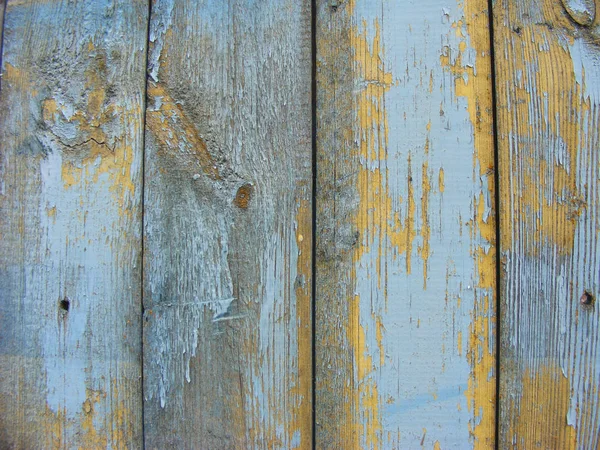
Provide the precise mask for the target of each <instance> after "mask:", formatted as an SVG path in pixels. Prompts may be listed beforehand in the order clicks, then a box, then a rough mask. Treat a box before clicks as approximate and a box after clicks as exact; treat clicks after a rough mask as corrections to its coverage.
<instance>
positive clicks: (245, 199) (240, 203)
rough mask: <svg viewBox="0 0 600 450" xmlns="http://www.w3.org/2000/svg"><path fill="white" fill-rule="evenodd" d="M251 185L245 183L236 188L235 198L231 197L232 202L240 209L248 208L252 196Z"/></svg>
mask: <svg viewBox="0 0 600 450" xmlns="http://www.w3.org/2000/svg"><path fill="white" fill-rule="evenodd" d="M252 191H253V187H252V185H251V184H250V183H246V184H244V185H243V186H240V188H239V189H238V190H237V194H235V198H234V199H233V204H234V205H235V206H237V207H238V208H241V209H246V208H248V204H249V203H250V199H251V197H252Z"/></svg>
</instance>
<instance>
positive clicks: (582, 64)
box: [494, 0, 600, 449]
mask: <svg viewBox="0 0 600 450" xmlns="http://www.w3.org/2000/svg"><path fill="white" fill-rule="evenodd" d="M594 9H595V8H594V1H587V0H586V1H573V0H562V1H559V0H545V1H533V0H519V1H508V0H504V1H497V2H496V3H495V6H494V30H495V35H496V39H495V53H496V55H497V56H498V58H497V68H498V70H497V88H498V91H497V92H498V130H499V149H498V151H499V157H500V161H499V163H500V165H499V169H500V201H501V205H500V209H501V211H502V214H501V221H500V228H501V235H500V236H501V237H500V242H501V260H502V270H503V272H502V279H503V280H502V283H501V293H502V294H501V299H502V302H501V308H500V310H501V314H502V316H501V319H502V320H501V323H502V326H501V352H500V355H501V369H500V370H501V376H500V380H501V391H500V399H501V402H500V413H501V417H500V448H518V449H535V448H543V449H559V448H560V449H571V448H573V449H574V448H581V449H596V448H600V397H599V390H598V386H599V385H600V357H599V356H600V355H599V352H598V350H599V343H600V332H599V326H600V320H599V314H600V312H599V309H598V305H597V304H595V299H596V298H597V296H598V295H599V294H600V279H599V277H600V272H599V271H598V255H599V251H600V241H599V239H598V230H599V229H600V227H599V219H600V215H599V213H600V210H599V209H598V205H599V198H600V191H599V176H600V171H599V168H600V166H599V154H600V128H599V126H600V120H599V119H600V108H599V106H600V64H599V60H600V59H599V58H600V48H599V47H598V43H599V42H600V26H599V24H600V17H598V16H597V14H596V11H594Z"/></svg>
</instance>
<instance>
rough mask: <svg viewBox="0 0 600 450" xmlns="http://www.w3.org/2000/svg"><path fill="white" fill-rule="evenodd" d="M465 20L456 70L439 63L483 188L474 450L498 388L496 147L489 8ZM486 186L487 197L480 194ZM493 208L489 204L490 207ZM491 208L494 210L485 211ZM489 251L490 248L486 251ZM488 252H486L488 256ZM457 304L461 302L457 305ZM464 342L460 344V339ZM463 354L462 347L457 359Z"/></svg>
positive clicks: (485, 437) (474, 327)
mask: <svg viewBox="0 0 600 450" xmlns="http://www.w3.org/2000/svg"><path fill="white" fill-rule="evenodd" d="M459 7H462V8H463V12H464V17H463V19H462V20H459V21H457V22H456V23H454V24H453V25H452V26H453V28H454V30H455V36H457V37H458V38H460V42H459V45H458V54H457V55H456V59H455V62H454V64H452V63H451V61H450V56H451V53H450V52H454V51H456V49H454V48H451V49H449V51H448V53H445V54H443V55H442V56H441V57H440V62H441V64H442V66H443V67H445V68H446V69H447V70H448V71H449V72H450V73H451V74H452V75H453V76H454V81H455V83H454V90H455V93H456V95H457V97H462V98H464V99H466V101H467V110H468V113H469V117H470V121H471V124H472V125H473V131H474V145H473V150H474V153H473V161H472V163H473V181H474V182H475V183H478V182H481V183H482V191H481V192H480V194H479V195H478V197H477V198H476V199H474V200H476V208H475V210H474V216H475V217H473V220H470V221H469V224H470V227H469V230H470V238H471V243H472V244H471V245H472V250H471V252H472V255H473V257H474V258H475V266H476V271H477V274H478V281H477V286H476V287H477V288H478V291H479V292H482V294H480V295H478V296H477V297H476V298H475V304H474V306H473V310H472V312H471V324H470V329H469V339H468V348H467V359H468V361H469V365H470V367H471V373H470V376H469V381H468V388H467V391H466V392H465V396H466V399H467V405H468V410H469V411H470V413H471V414H472V418H471V420H470V423H469V428H470V432H471V434H472V436H473V438H474V448H476V449H487V448H491V447H493V445H494V442H495V414H496V410H495V404H496V396H495V392H496V384H495V378H493V371H494V368H495V356H494V354H493V353H492V350H491V349H492V347H493V339H492V333H493V332H494V328H495V327H494V326H493V325H494V323H495V319H494V315H493V312H494V310H495V308H494V304H495V303H494V302H495V300H494V293H495V286H496V281H497V280H496V277H495V270H496V266H495V264H496V249H495V243H496V237H495V222H494V220H495V219H494V215H493V214H489V217H488V216H486V205H485V199H486V198H490V199H493V198H494V192H495V186H494V177H493V171H494V142H493V133H492V131H493V124H492V114H491V111H492V94H491V89H492V86H491V83H490V79H491V61H490V45H491V43H490V39H489V19H488V5H487V2H486V1H483V0H473V1H460V0H459ZM469 47H471V48H472V49H473V50H474V51H473V54H475V55H476V59H475V65H474V67H473V66H471V65H467V64H465V63H463V55H464V54H465V52H467V51H468V50H469ZM439 184H440V192H443V190H444V173H443V170H442V169H440V174H439ZM486 185H487V192H485V191H484V189H485V187H486ZM491 202H493V201H491ZM487 206H488V207H489V208H491V207H492V205H487ZM488 246H489V248H488ZM486 248H487V252H486ZM459 302H460V299H459ZM461 339H462V338H461ZM460 354H462V344H461V353H460Z"/></svg>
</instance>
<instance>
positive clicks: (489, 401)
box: [315, 0, 496, 449]
mask: <svg viewBox="0 0 600 450" xmlns="http://www.w3.org/2000/svg"><path fill="white" fill-rule="evenodd" d="M317 3H318V11H317V29H316V33H317V34H316V39H317V67H316V72H317V149H318V151H317V167H318V170H317V173H318V189H317V230H316V245H317V253H316V257H317V272H316V277H317V279H316V282H317V283H316V286H317V290H316V298H315V304H316V334H317V340H316V352H317V353H316V358H317V359H316V365H317V372H316V383H317V384H316V398H317V402H316V405H315V406H316V427H317V428H316V439H317V441H316V444H317V447H318V448H417V447H421V446H422V447H424V448H486V449H487V448H493V446H494V443H495V431H494V424H495V413H496V412H495V386H496V383H495V373H494V372H495V364H496V360H495V345H496V344H495V342H496V341H495V286H496V277H495V254H496V253H495V214H494V164H493V160H494V144H493V124H492V116H493V114H492V96H491V92H492V90H491V89H492V84H491V77H490V73H491V67H490V66H491V64H490V41H489V17H488V16H489V12H488V11H487V1H481V0H465V1H439V0H424V1H419V2H410V4H407V3H406V2H387V1H366V0H357V1H350V2H345V1H344V2H342V1H333V2H332V1H318V2H317Z"/></svg>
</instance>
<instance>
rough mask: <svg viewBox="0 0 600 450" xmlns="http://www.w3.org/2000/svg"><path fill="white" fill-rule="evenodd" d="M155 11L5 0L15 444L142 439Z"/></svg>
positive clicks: (5, 408) (3, 158) (4, 233)
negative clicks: (146, 132) (144, 199)
mask: <svg viewBox="0 0 600 450" xmlns="http://www.w3.org/2000/svg"><path fill="white" fill-rule="evenodd" d="M3 3H4V2H3ZM147 10H148V8H147V5H146V4H144V2H139V1H138V2H133V1H124V0H123V1H108V0H106V1H105V0H99V1H93V2H71V1H52V2H39V1H38V2H36V1H14V2H9V3H7V4H6V16H5V17H6V18H5V23H4V43H3V55H2V89H1V91H0V210H1V213H0V330H1V331H0V333H1V334H0V447H1V448H22V449H31V448H48V449H51V448H61V449H62V448H126V447H129V448H140V447H141V445H142V389H141V388H142V386H141V381H140V379H141V295H140V292H141V286H140V282H141V272H140V266H141V264H140V263H141V239H140V238H141V208H140V199H141V193H142V191H141V163H142V150H143V145H142V142H143V134H142V133H143V125H142V124H143V113H144V80H145V77H144V61H145V49H146V42H147V39H146V34H147V20H148V14H147ZM125 36H126V38H124V37H125Z"/></svg>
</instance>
